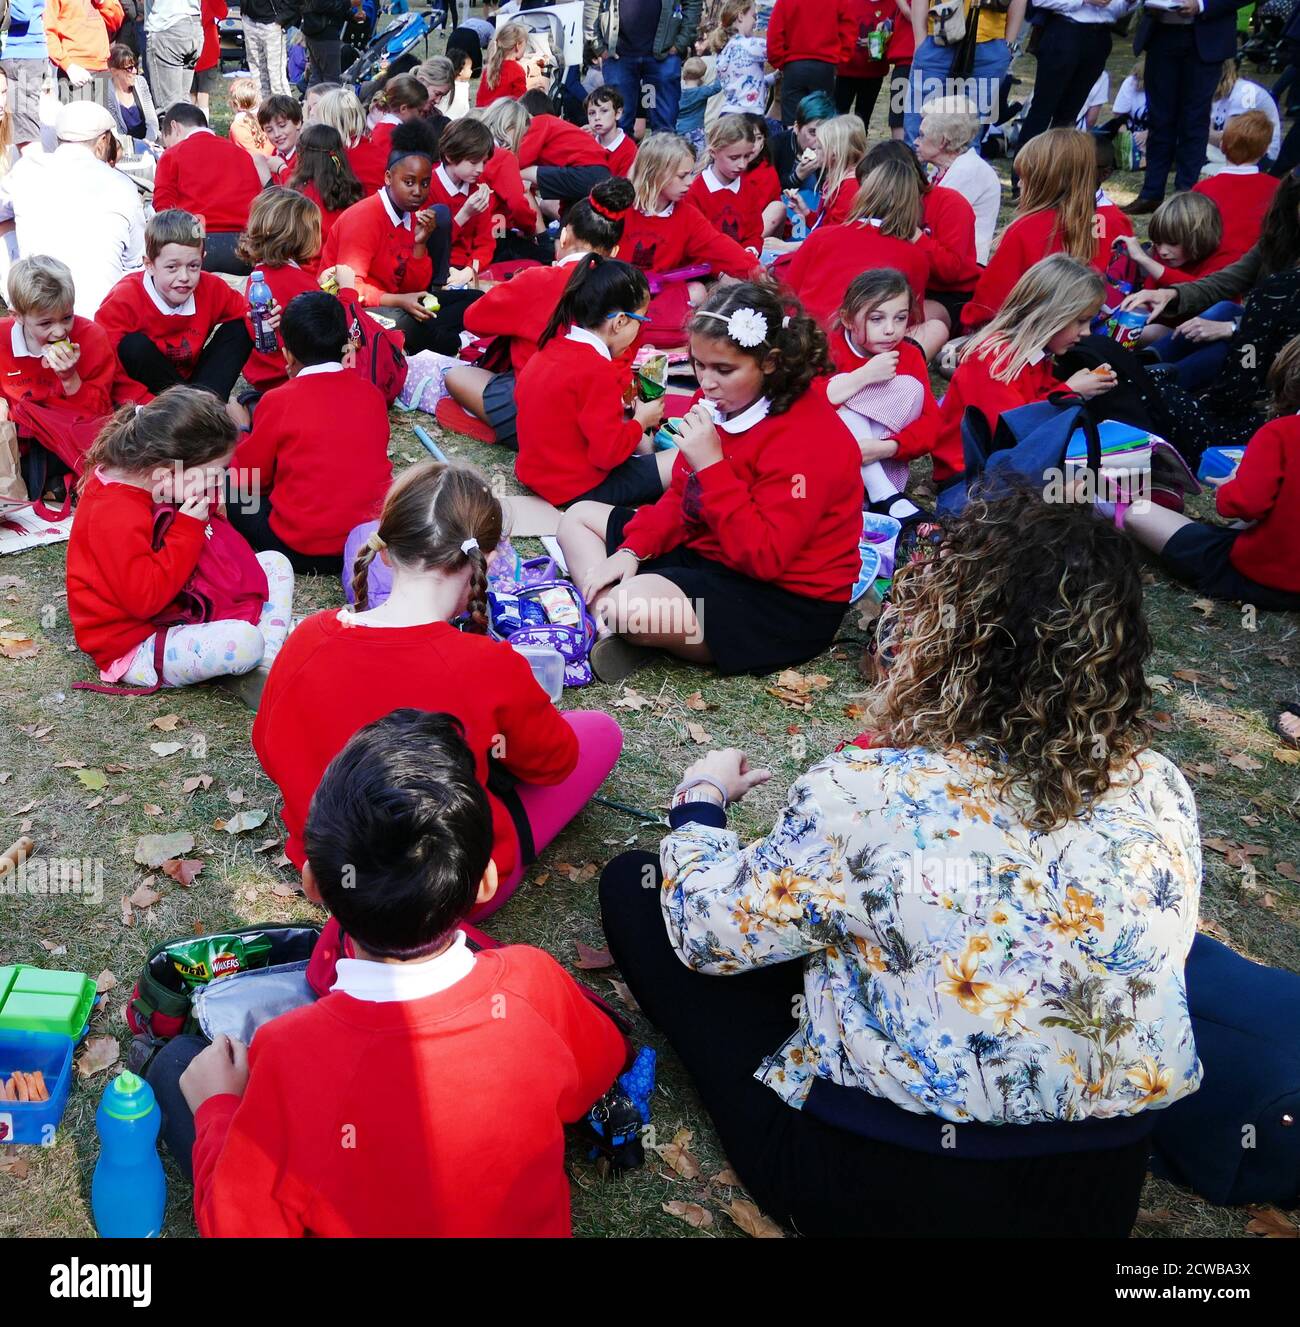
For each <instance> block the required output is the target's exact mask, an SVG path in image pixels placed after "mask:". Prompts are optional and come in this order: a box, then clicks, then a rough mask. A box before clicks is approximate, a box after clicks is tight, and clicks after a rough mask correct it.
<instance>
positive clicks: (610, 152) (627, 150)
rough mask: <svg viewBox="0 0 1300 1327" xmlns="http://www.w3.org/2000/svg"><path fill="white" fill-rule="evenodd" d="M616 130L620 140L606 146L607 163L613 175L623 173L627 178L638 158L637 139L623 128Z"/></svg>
mask: <svg viewBox="0 0 1300 1327" xmlns="http://www.w3.org/2000/svg"><path fill="white" fill-rule="evenodd" d="M614 132H615V133H616V134H617V135H618V142H617V143H615V144H614V146H613V147H606V148H605V164H606V165H607V166H608V167H609V173H610V174H611V175H622V176H624V177H625V178H626V176H627V174H628V172H629V171H631V169H632V163H633V162H634V161H635V160H636V139H635V138H633V137H632V135H631V134H625V133H624V132H623V131H622V130H621V129H616V130H615V131H614Z"/></svg>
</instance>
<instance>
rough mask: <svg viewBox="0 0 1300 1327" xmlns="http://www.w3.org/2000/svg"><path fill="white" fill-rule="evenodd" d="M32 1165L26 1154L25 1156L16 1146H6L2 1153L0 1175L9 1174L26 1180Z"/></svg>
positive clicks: (13, 1177)
mask: <svg viewBox="0 0 1300 1327" xmlns="http://www.w3.org/2000/svg"><path fill="white" fill-rule="evenodd" d="M29 1169H30V1165H29V1163H28V1160H27V1158H26V1157H25V1156H23V1155H22V1154H21V1153H20V1152H19V1151H18V1149H17V1148H16V1147H6V1148H5V1150H4V1152H3V1153H0V1175H8V1176H10V1177H11V1178H12V1179H16V1180H25V1179H26V1178H27V1172H28V1170H29Z"/></svg>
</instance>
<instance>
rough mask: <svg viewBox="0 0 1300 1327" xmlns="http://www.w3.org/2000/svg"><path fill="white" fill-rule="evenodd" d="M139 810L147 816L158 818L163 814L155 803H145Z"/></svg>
mask: <svg viewBox="0 0 1300 1327" xmlns="http://www.w3.org/2000/svg"><path fill="white" fill-rule="evenodd" d="M140 810H141V811H143V812H144V813H145V815H147V816H160V815H162V813H163V809H162V807H161V806H159V805H158V803H157V802H146V803H145V804H144V805H143V806H142V807H141V808H140Z"/></svg>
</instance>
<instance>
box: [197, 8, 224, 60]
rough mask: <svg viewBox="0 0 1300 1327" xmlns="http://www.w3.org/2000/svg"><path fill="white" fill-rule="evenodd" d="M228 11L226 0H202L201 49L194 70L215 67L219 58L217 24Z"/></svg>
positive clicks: (218, 31)
mask: <svg viewBox="0 0 1300 1327" xmlns="http://www.w3.org/2000/svg"><path fill="white" fill-rule="evenodd" d="M229 13H230V9H229V7H228V6H227V5H226V0H203V4H202V6H201V14H202V21H203V49H202V50H201V51H200V52H199V59H198V63H197V64H196V65H195V66H194V68H195V70H196V71H198V70H203V69H215V68H216V66H217V62H218V61H219V60H220V59H221V30H220V29H219V28H218V27H217V24H218V23H219V22H220V21H221V20H222V19H223V18H225V17H226V16H227V14H229Z"/></svg>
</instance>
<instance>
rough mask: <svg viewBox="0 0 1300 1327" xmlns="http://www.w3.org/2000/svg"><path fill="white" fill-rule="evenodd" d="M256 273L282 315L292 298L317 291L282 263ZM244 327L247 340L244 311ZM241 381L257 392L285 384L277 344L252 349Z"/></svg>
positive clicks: (248, 317)
mask: <svg viewBox="0 0 1300 1327" xmlns="http://www.w3.org/2000/svg"><path fill="white" fill-rule="evenodd" d="M256 270H257V271H259V272H261V274H262V276H263V278H264V279H265V281H266V284H267V285H268V286H270V288H271V294H272V295H274V296H275V302H276V303H277V304H278V305H279V306H280V311H281V312H282V313H283V311H284V310H285V309H287V308H288V307H289V301H290V300H291V299H293V297H294V296H295V295H302V294H304V293H305V292H306V291H309V290H319V289H320V287H319V286H318V285H317V284H316V278H315V277H314V276H313V275H312V274H311V273H310V272H308V271H306V270H305V269H304V268H301V267H298V266H296V265H295V264H294V263H286V264H285V265H284V266H283V267H269V266H268V265H267V264H266V263H262V264H260V265H259V266H258V267H257V269H256ZM252 281H253V278H252V277H251V276H250V277H249V278H248V280H247V281H245V282H244V296H245V298H247V296H248V287H249V286H250V285H251V284H252ZM244 326H245V327H247V328H248V334H249V336H252V335H253V315H252V314H251V313H249V312H248V311H247V310H245V312H244ZM244 377H245V378H247V379H248V384H249V386H250V387H256V388H257V390H258V391H259V392H269V391H270V390H271V388H272V387H278V386H279V385H280V384H281V383H284V382H288V381H289V369H288V366H287V365H286V364H285V362H284V354H283V352H282V351H281V350H280V346H279V344H278V342H277V345H276V348H275V349H274V350H269V351H263V350H258V349H257V347H256V346H254V347H253V350H252V352H251V353H250V354H249V356H248V359H247V361H246V362H245V364H244ZM259 408H260V407H259Z"/></svg>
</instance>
